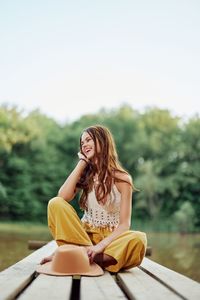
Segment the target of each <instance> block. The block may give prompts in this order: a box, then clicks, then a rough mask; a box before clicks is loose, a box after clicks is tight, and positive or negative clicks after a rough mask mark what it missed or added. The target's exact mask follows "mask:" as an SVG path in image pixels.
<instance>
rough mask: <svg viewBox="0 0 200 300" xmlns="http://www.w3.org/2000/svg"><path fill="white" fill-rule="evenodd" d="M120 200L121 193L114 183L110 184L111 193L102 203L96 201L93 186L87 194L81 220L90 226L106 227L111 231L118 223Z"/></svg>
mask: <svg viewBox="0 0 200 300" xmlns="http://www.w3.org/2000/svg"><path fill="white" fill-rule="evenodd" d="M120 202H121V194H120V192H119V191H118V189H117V187H116V185H115V184H113V185H112V188H111V193H110V195H108V199H107V201H106V203H105V204H104V205H103V204H99V203H98V201H97V199H96V195H95V190H94V188H93V190H92V191H91V192H90V193H89V194H88V199H87V209H86V210H85V211H84V215H83V217H82V219H81V221H82V222H83V223H87V224H88V225H90V226H91V227H103V228H105V227H106V228H107V227H108V228H109V229H110V230H111V231H112V230H113V229H114V228H116V227H117V225H118V224H119V211H120Z"/></svg>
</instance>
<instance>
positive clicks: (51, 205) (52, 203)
mask: <svg viewBox="0 0 200 300" xmlns="http://www.w3.org/2000/svg"><path fill="white" fill-rule="evenodd" d="M63 201H65V200H64V199H63V198H62V197H58V196H57V197H54V198H52V199H50V200H49V202H48V209H55V208H57V207H59V206H61V205H62V204H63Z"/></svg>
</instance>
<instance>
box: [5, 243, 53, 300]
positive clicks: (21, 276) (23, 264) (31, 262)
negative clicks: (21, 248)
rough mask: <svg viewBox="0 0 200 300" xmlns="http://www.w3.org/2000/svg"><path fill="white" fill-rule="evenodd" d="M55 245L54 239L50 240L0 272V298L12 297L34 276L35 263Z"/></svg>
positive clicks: (50, 251) (49, 252) (8, 299)
mask: <svg viewBox="0 0 200 300" xmlns="http://www.w3.org/2000/svg"><path fill="white" fill-rule="evenodd" d="M56 247H57V245H56V243H55V241H52V242H50V243H48V244H47V245H45V246H44V247H42V248H40V249H39V250H37V251H35V252H33V253H32V254H30V255H29V256H27V257H25V258H24V259H23V260H21V261H19V262H18V263H16V264H14V265H13V266H11V267H9V268H7V269H5V270H4V271H2V272H0V300H10V299H13V298H14V297H15V296H16V295H17V294H18V293H19V292H20V291H21V290H22V289H23V288H24V287H25V286H26V285H27V284H28V283H29V282H30V281H31V280H32V279H33V278H34V276H35V268H36V265H37V264H38V263H39V262H40V261H41V259H42V258H43V257H44V256H48V255H50V254H51V253H53V252H54V251H55V249H56Z"/></svg>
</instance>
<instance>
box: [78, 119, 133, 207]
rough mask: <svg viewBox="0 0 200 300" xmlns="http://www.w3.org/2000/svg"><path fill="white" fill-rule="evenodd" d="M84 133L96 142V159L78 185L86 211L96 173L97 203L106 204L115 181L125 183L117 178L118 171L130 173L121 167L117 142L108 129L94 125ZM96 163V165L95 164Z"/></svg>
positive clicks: (89, 165)
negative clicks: (97, 182) (97, 183)
mask: <svg viewBox="0 0 200 300" xmlns="http://www.w3.org/2000/svg"><path fill="white" fill-rule="evenodd" d="M84 132H87V133H88V134H89V135H90V137H91V138H92V140H93V141H94V145H95V154H94V157H93V158H92V159H91V160H90V163H89V164H88V165H87V166H86V168H85V169H84V171H83V174H82V176H81V178H80V180H79V182H78V183H77V187H79V188H82V189H83V192H82V195H81V198H80V207H81V208H82V209H85V208H86V207H87V196H88V193H89V192H90V191H91V190H92V188H93V185H94V182H93V177H94V175H95V173H98V181H99V185H98V186H97V188H96V191H95V192H96V197H97V201H98V202H99V203H105V201H106V200H105V199H107V195H109V194H110V192H111V187H112V183H113V181H115V182H121V181H124V180H121V179H119V178H117V177H116V176H115V172H116V171H118V172H121V173H125V174H128V172H127V171H125V169H124V168H123V167H122V166H121V164H120V162H119V159H118V155H117V151H116V146H115V142H114V139H113V136H112V134H111V132H110V131H109V129H108V128H106V127H104V126H101V125H94V126H90V127H88V128H86V129H84V130H83V132H82V134H83V133H84ZM82 134H81V136H80V149H81V148H82V146H81V137H82ZM97 143H98V144H99V148H100V151H99V152H97ZM81 150H82V149H81ZM94 161H95V162H96V163H94ZM125 182H126V181H125ZM127 183H129V182H127ZM129 184H130V183H129ZM132 187H133V185H132ZM133 189H134V187H133Z"/></svg>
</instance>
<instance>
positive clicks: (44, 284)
mask: <svg viewBox="0 0 200 300" xmlns="http://www.w3.org/2000/svg"><path fill="white" fill-rule="evenodd" d="M71 287H72V276H65V277H63V276H62V277H58V276H48V275H45V274H41V275H39V276H38V277H37V278H36V279H35V280H34V281H33V282H32V283H31V285H30V286H28V288H27V289H25V291H24V292H22V294H21V295H20V296H19V297H18V298H17V299H19V300H35V299H42V300H62V299H63V300H69V299H70V295H71Z"/></svg>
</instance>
